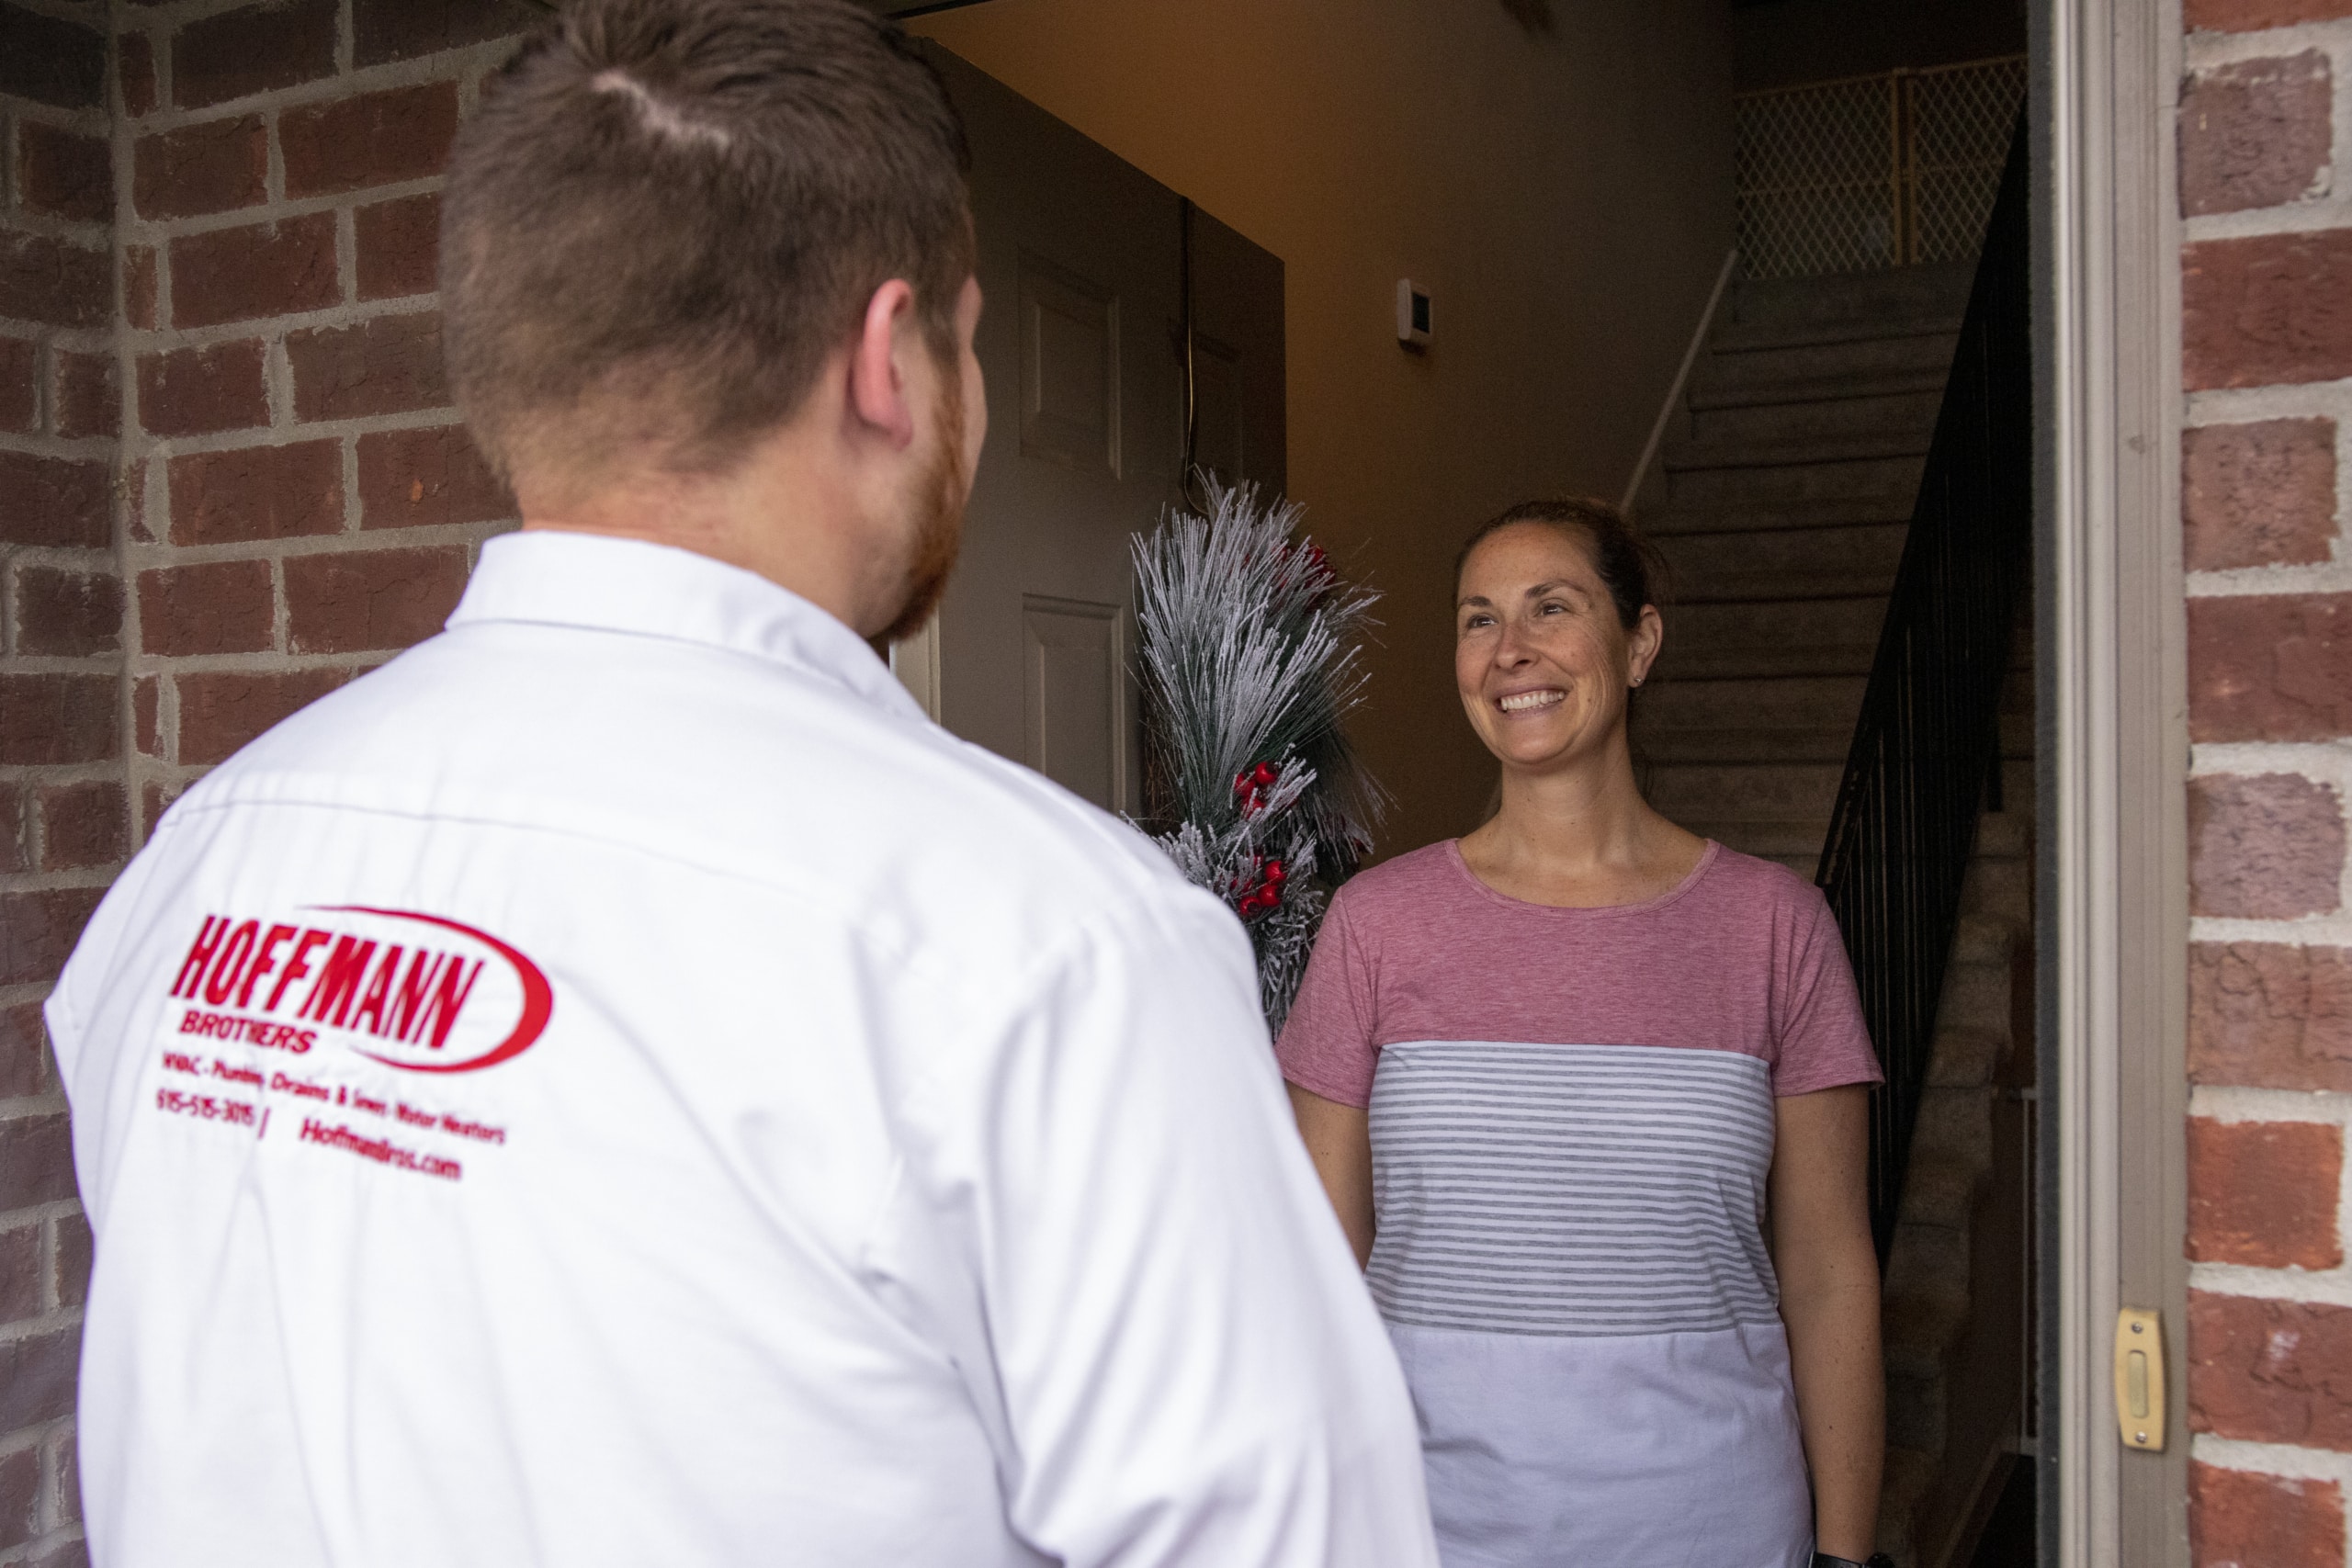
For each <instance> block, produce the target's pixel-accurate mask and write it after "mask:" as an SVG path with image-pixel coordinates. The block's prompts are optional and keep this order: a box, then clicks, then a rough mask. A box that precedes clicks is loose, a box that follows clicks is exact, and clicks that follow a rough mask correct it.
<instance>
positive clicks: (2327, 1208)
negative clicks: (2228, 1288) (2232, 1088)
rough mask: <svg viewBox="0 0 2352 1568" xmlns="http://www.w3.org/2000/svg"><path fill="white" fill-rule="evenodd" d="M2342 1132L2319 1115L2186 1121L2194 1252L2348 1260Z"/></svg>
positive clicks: (2199, 1255)
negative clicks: (2339, 1226)
mask: <svg viewBox="0 0 2352 1568" xmlns="http://www.w3.org/2000/svg"><path fill="white" fill-rule="evenodd" d="M2343 1180H2344V1132H2343V1129H2342V1128H2340V1127H2333V1126H2328V1125H2326V1124H2324V1123H2321V1122H2216V1121H2214V1120H2212V1119H2211V1118H2210V1117H2204V1116H2193V1117H2191V1118H2189V1122H2188V1256H2189V1258H2191V1259H2192V1260H2193V1261H2196V1262H2199V1263H2243V1264H2246V1265H2248V1266H2250V1267H2252V1268H2256V1269H2333V1268H2335V1266H2336V1265H2337V1264H2339V1263H2341V1262H2343V1261H2344V1248H2343V1246H2342V1244H2341V1242H2340V1241H2339V1240H2338V1239H2337V1235H2336V1223H2335V1222H2336V1214H2335V1208H2336V1205H2335V1196H2336V1190H2337V1189H2338V1188H2339V1187H2340V1186H2341V1185H2342V1184H2343Z"/></svg>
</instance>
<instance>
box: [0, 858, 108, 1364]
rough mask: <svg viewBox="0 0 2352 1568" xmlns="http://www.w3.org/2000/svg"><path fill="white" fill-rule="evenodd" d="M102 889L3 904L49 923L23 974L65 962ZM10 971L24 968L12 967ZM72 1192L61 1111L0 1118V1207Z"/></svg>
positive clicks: (28, 896)
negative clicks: (34, 964)
mask: <svg viewBox="0 0 2352 1568" xmlns="http://www.w3.org/2000/svg"><path fill="white" fill-rule="evenodd" d="M102 892H103V890H102V889H99V888H96V887H76V888H71V889H67V890H64V891H62V892H53V893H18V894H14V895H11V896H9V897H8V898H7V900H6V902H7V904H8V906H10V907H12V908H17V909H27V908H30V907H32V906H34V905H35V904H39V905H40V908H42V909H43V910H44V911H45V912H44V913H43V914H40V915H37V916H35V917H34V919H35V923H37V924H38V923H39V922H40V921H42V920H46V921H47V922H48V931H47V934H46V937H45V938H43V937H40V936H39V935H35V936H34V937H32V938H30V939H29V940H32V941H36V942H40V943H41V950H42V952H43V953H53V954H54V957H53V959H52V960H47V961H45V967H43V968H42V969H41V971H40V973H39V974H37V975H31V976H28V977H30V978H34V979H40V980H46V979H49V978H51V976H54V975H55V974H56V973H57V971H58V970H59V969H60V968H62V967H63V966H64V964H65V959H66V956H67V954H69V953H72V952H73V951H74V942H76V941H78V940H79V939H80V937H81V934H82V927H83V926H84V925H85V924H86V923H87V922H88V920H89V918H90V912H91V911H92V910H93V909H96V908H97V906H98V899H99V897H101V896H102ZM7 945H8V948H9V949H10V951H11V955H12V957H13V955H14V953H15V951H16V949H17V940H16V933H15V932H14V931H11V932H10V933H9V936H8V939H7ZM10 973H12V974H24V973H25V971H23V970H22V969H19V968H17V967H14V966H13V965H12V967H11V969H10ZM73 1196H74V1143H73V1137H72V1134H71V1133H70V1132H69V1131H68V1129H67V1126H66V1121H65V1114H64V1112H62V1111H58V1112H56V1113H54V1114H51V1115H47V1116H22V1117H17V1118H16V1119H14V1120H12V1121H7V1122H0V1209H22V1208H25V1207H27V1206H28V1205H29V1204H33V1203H54V1202H56V1201H59V1200H61V1199H66V1198H71V1197H73ZM5 1397H6V1396H5V1395H0V1398H5Z"/></svg>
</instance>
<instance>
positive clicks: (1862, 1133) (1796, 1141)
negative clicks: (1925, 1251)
mask: <svg viewBox="0 0 2352 1568" xmlns="http://www.w3.org/2000/svg"><path fill="white" fill-rule="evenodd" d="M1291 1097H1292V1099H1293V1100H1296V1099H1297V1097H1298V1090H1296V1089H1293V1090H1291ZM1334 1109H1338V1108H1337V1107H1334ZM1310 1146H1311V1145H1310ZM1317 1163H1318V1164H1319V1163H1320V1162H1319V1161H1318V1162H1317ZM1869 1172H1870V1090H1869V1089H1868V1088H1867V1087H1865V1086H1863V1085H1860V1084H1854V1085H1849V1086H1848V1087H1846V1088H1844V1089H1823V1090H1822V1091H1820V1092H1819V1093H1817V1094H1799V1095H1792V1096H1790V1097H1789V1098H1787V1099H1785V1100H1781V1101H1780V1115H1779V1130H1778V1134H1777V1137H1776V1140H1775V1144H1774V1149H1773V1155H1772V1179H1771V1228H1770V1239H1771V1247H1772V1264H1773V1267H1774V1269H1777V1270H1778V1271H1779V1273H1780V1277H1781V1322H1782V1323H1784V1324H1786V1325H1788V1331H1789V1360H1790V1364H1791V1367H1792V1371H1794V1374H1795V1381H1796V1391H1797V1422H1798V1426H1799V1427H1800V1428H1801V1429H1802V1430H1803V1432H1804V1457H1805V1465H1806V1468H1807V1469H1809V1470H1810V1471H1811V1472H1813V1509H1814V1533H1815V1544H1816V1545H1818V1546H1819V1548H1820V1549H1821V1550H1822V1551H1826V1552H1829V1553H1830V1554H1832V1555H1833V1556H1838V1557H1848V1558H1851V1559H1853V1560H1854V1561H1855V1562H1861V1561H1862V1560H1863V1559H1865V1558H1867V1557H1868V1556H1870V1554H1871V1549H1872V1546H1873V1543H1874V1540H1875V1538H1876V1536H1877V1534H1878V1490H1879V1478H1880V1472H1881V1470H1882V1468H1883V1466H1884V1464H1885V1460H1886V1372H1885V1368H1884V1366H1883V1362H1882V1361H1881V1359H1880V1355H1879V1332H1878V1254H1877V1251H1876V1249H1875V1248H1874V1247H1872V1245H1871V1217H1870V1194H1869V1187H1868V1183H1869ZM1326 1181H1327V1182H1328V1181H1329V1178H1328V1177H1327V1178H1326Z"/></svg>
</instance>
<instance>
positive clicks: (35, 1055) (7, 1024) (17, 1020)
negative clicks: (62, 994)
mask: <svg viewBox="0 0 2352 1568" xmlns="http://www.w3.org/2000/svg"><path fill="white" fill-rule="evenodd" d="M47 1041H48V1032H47V1031H46V1030H45V1029H44V1028H43V1027H42V1024H41V1017H40V1003H39V1002H18V1003H17V1005H16V1006H14V1007H7V1008H0V1100H21V1099H23V1098H25V1097H26V1096H27V1095H33V1094H40V1092H42V1091H43V1090H44V1089H48V1088H49V1046H48V1043H47Z"/></svg>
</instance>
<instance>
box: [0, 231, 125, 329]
mask: <svg viewBox="0 0 2352 1568" xmlns="http://www.w3.org/2000/svg"><path fill="white" fill-rule="evenodd" d="M112 271H113V269H112V267H111V266H110V265H108V263H107V253H106V251H105V250H104V249H103V248H101V247H98V246H95V245H80V244H75V243H74V242H73V241H71V240H63V239H60V238H58V237H57V236H55V235H53V234H33V233H17V232H12V231H6V230H0V316H12V317H14V318H15V319H16V320H17V321H40V322H44V323H46V324H47V325H50V326H53V327H95V326H99V325H102V324H104V322H105V321H106V319H107V305H108V303H109V298H110V296H111V294H112V287H111V285H112Z"/></svg>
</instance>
